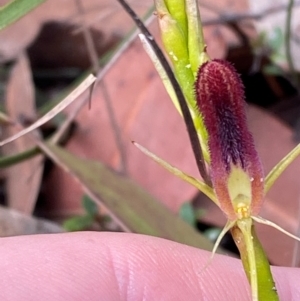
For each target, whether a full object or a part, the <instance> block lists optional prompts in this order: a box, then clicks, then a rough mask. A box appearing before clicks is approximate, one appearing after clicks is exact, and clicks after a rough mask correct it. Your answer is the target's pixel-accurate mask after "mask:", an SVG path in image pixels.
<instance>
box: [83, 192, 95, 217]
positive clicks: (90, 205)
mask: <svg viewBox="0 0 300 301" xmlns="http://www.w3.org/2000/svg"><path fill="white" fill-rule="evenodd" d="M82 206H83V208H84V209H85V211H86V213H87V214H88V215H90V216H95V215H97V214H98V213H99V210H98V206H97V205H96V203H95V202H94V201H93V200H92V199H91V198H90V197H89V196H88V195H86V194H85V195H84V196H83V198H82Z"/></svg>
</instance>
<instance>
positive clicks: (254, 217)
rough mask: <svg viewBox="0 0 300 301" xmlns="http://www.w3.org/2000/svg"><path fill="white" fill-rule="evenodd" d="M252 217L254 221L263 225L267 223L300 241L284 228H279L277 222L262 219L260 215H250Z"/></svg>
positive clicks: (299, 239)
mask: <svg viewBox="0 0 300 301" xmlns="http://www.w3.org/2000/svg"><path fill="white" fill-rule="evenodd" d="M252 219H253V220H255V221H256V222H258V223H260V224H264V225H267V226H270V227H272V228H274V229H276V230H278V231H280V232H281V233H284V234H285V235H287V236H289V237H291V238H293V239H295V240H297V241H300V237H298V236H296V235H294V234H292V233H290V232H288V231H286V230H284V229H283V228H281V227H280V226H278V225H277V224H275V223H273V222H271V221H269V220H267V219H264V218H262V217H260V216H252Z"/></svg>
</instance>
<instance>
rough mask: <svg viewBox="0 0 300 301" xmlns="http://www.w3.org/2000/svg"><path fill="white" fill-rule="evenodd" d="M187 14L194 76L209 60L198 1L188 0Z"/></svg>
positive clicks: (189, 47)
mask: <svg viewBox="0 0 300 301" xmlns="http://www.w3.org/2000/svg"><path fill="white" fill-rule="evenodd" d="M186 15H187V18H188V49H189V58H190V63H191V69H192V71H193V73H194V76H195V75H196V74H197V71H198V69H199V66H201V65H202V64H203V63H205V62H207V61H209V57H208V55H207V53H206V45H205V42H204V36H203V30H202V25H201V18H200V13H199V9H198V3H197V1H195V0H186Z"/></svg>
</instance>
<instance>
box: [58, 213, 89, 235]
mask: <svg viewBox="0 0 300 301" xmlns="http://www.w3.org/2000/svg"><path fill="white" fill-rule="evenodd" d="M93 222H94V218H93V217H92V216H91V215H83V216H74V217H71V218H69V219H68V220H66V221H65V222H64V223H63V227H64V228H65V229H66V230H67V231H69V232H72V231H83V230H86V229H88V228H90V227H91V226H92V224H93Z"/></svg>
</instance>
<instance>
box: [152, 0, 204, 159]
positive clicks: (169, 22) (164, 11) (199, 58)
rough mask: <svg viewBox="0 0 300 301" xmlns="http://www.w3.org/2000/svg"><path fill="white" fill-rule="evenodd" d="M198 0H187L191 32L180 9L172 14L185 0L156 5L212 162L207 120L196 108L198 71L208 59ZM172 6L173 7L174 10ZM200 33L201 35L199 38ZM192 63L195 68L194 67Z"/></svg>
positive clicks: (168, 49)
mask: <svg viewBox="0 0 300 301" xmlns="http://www.w3.org/2000/svg"><path fill="white" fill-rule="evenodd" d="M194 2H195V1H185V9H186V10H185V11H184V14H185V15H186V19H187V22H188V23H187V24H188V28H187V33H186V29H185V21H184V19H183V18H182V17H179V16H178V12H176V13H175V15H174V16H173V15H172V12H173V11H175V9H174V8H175V7H177V6H178V5H181V7H183V4H184V3H183V1H175V0H172V1H171V0H165V1H164V0H156V1H155V6H156V11H157V15H158V23H159V26H160V30H161V37H162V41H163V44H164V48H165V50H166V52H167V54H168V56H169V58H170V60H171V62H172V65H173V68H174V73H175V75H176V78H177V80H178V82H179V84H180V87H181V89H182V92H183V94H184V96H185V99H186V101H187V104H188V107H189V110H190V112H191V115H192V119H193V123H194V126H195V128H196V131H197V133H198V137H199V139H200V141H201V147H202V151H203V155H204V158H205V161H206V162H209V152H208V147H207V139H208V136H207V131H206V129H205V127H204V124H203V120H202V118H201V116H200V115H199V112H198V110H197V109H196V99H195V92H194V90H195V88H194V83H195V75H194V70H195V71H197V70H198V68H199V66H200V63H201V62H202V63H203V62H204V61H205V59H203V52H199V51H203V50H204V48H205V47H204V46H203V45H204V44H203V35H202V28H201V23H200V19H199V13H198V10H197V4H196V2H195V3H194ZM187 6H189V7H187ZM190 6H191V7H190ZM171 7H172V8H171ZM168 8H170V10H169V9H168ZM187 12H188V13H187ZM182 24H183V25H182ZM182 26H183V27H184V28H183V27H182ZM200 33H201V35H200V37H197V35H198V34H200ZM190 35H191V36H190ZM200 41H201V43H200ZM194 42H195V43H197V45H194ZM199 43H200V44H199ZM189 45H190V47H189ZM201 45H202V46H201ZM201 48H202V49H201ZM204 56H205V55H204ZM207 59H208V58H207ZM192 65H193V69H194V70H193V69H192ZM171 96H172V95H171ZM177 107H178V106H177Z"/></svg>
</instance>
